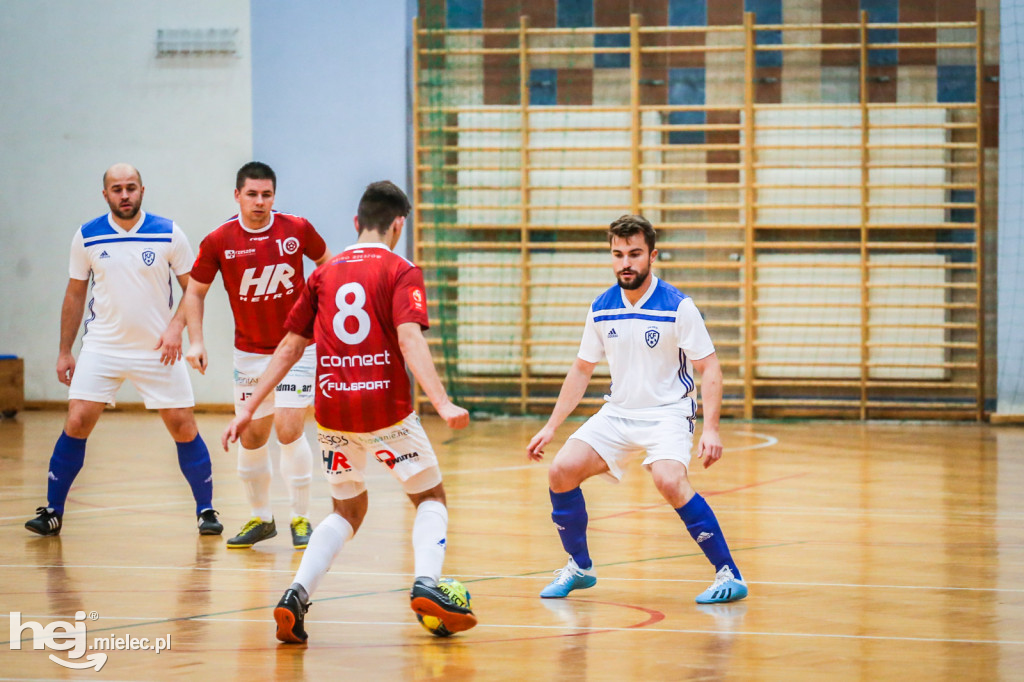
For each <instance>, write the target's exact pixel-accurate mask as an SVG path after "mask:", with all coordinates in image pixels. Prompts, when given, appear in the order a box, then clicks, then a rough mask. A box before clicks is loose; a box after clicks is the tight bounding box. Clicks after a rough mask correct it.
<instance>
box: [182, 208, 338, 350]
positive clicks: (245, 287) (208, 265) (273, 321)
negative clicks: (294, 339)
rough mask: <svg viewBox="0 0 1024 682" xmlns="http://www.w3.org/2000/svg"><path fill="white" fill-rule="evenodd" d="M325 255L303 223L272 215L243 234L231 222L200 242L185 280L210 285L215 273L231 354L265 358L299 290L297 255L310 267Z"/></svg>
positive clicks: (280, 333)
mask: <svg viewBox="0 0 1024 682" xmlns="http://www.w3.org/2000/svg"><path fill="white" fill-rule="evenodd" d="M326 249H327V245H326V244H324V240H323V237H321V236H320V235H319V234H318V233H317V231H316V230H315V229H313V226H312V225H311V224H310V222H309V221H308V220H306V219H305V218H300V217H299V216H295V215H291V214H288V213H278V212H276V211H275V212H274V213H272V214H271V220H270V224H269V225H267V226H266V227H264V228H262V229H260V230H249V229H247V228H245V227H243V226H242V223H241V222H240V221H239V219H238V216H235V217H234V218H232V219H231V220H229V221H228V222H226V223H224V224H223V225H221V226H220V227H218V228H217V229H216V230H214V231H213V232H211V233H210V234H208V235H206V238H205V239H203V241H202V243H201V244H200V245H199V256H198V257H197V258H196V262H195V265H193V266H192V272H191V277H192V279H194V280H195V281H197V282H202V283H203V284H212V283H213V279H214V277H216V276H217V271H218V270H220V273H221V276H222V277H223V279H224V289H225V290H227V292H228V300H229V301H231V312H233V313H234V316H235V348H237V349H238V350H242V351H246V352H247V353H260V354H263V355H269V354H271V353H273V352H274V349H275V348H277V344H278V343H279V342H280V341H281V339H282V338H284V334H285V330H284V321H285V319H286V318H287V317H288V311H290V310H291V309H292V306H293V305H294V304H295V301H296V300H297V299H298V298H299V294H301V293H302V290H303V287H304V286H305V279H306V277H305V273H304V272H303V269H302V257H303V255H305V256H306V257H307V258H309V259H310V260H314V261H315V260H317V259H318V258H322V257H323V255H324V251H326Z"/></svg>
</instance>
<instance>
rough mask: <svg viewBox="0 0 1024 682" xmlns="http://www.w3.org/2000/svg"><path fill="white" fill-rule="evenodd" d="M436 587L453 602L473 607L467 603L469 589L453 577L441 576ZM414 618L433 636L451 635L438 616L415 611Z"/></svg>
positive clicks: (468, 607)
mask: <svg viewBox="0 0 1024 682" xmlns="http://www.w3.org/2000/svg"><path fill="white" fill-rule="evenodd" d="M437 589H439V590H441V591H442V592H444V593H445V595H447V596H448V598H449V599H451V600H452V602H453V603H455V604H457V605H459V606H462V607H464V608H467V609H471V608H473V607H472V606H470V605H469V590H467V589H466V586H465V585H463V584H462V583H460V582H459V581H458V580H456V579H455V578H441V579H440V580H438V581H437ZM416 620H418V621H419V622H420V625H422V626H423V629H425V630H426V631H427V632H429V633H430V634H432V635H434V636H435V637H451V636H452V634H454V633H452V632H450V631H449V630H448V628H446V627H445V626H444V623H442V622H441V619H440V618H435V617H434V616H424V615H421V614H418V613H417V614H416Z"/></svg>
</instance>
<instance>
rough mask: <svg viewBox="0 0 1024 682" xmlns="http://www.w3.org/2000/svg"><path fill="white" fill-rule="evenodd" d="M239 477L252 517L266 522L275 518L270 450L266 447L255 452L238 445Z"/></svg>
mask: <svg viewBox="0 0 1024 682" xmlns="http://www.w3.org/2000/svg"><path fill="white" fill-rule="evenodd" d="M238 477H239V478H240V479H242V485H243V486H244V487H245V495H246V497H247V498H248V499H249V506H250V507H252V515H253V516H258V517H260V518H261V519H262V520H263V521H264V522H270V521H271V520H273V518H274V510H273V509H271V507H270V450H269V449H268V448H267V446H266V445H264V446H262V447H258V448H256V449H254V450H250V449H249V448H243V447H242V445H241V444H239V445H238Z"/></svg>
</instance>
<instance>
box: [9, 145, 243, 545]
mask: <svg viewBox="0 0 1024 682" xmlns="http://www.w3.org/2000/svg"><path fill="white" fill-rule="evenodd" d="M145 191H146V188H145V187H144V186H143V185H142V177H141V176H140V175H139V171H137V170H136V169H135V168H134V167H132V166H130V165H128V164H126V163H118V164H115V165H113V166H111V167H110V168H109V169H107V172H106V173H104V174H103V198H104V199H105V200H106V202H107V205H108V206H109V207H110V212H109V213H107V214H105V215H102V216H100V217H98V218H95V219H93V220H91V221H89V222H87V223H85V224H84V225H82V226H81V227H80V228H79V229H78V230H77V231H76V232H75V236H74V238H73V239H72V242H71V261H70V266H69V275H70V278H69V280H68V287H67V291H66V292H65V294H64V304H63V306H62V308H61V317H60V351H59V353H58V356H57V378H58V380H60V382H61V383H63V384H67V385H68V386H69V390H68V416H67V421H66V422H65V424H64V432H63V433H62V434H61V435H60V438H58V439H57V443H56V445H55V446H54V448H53V455H52V456H51V457H50V467H49V473H48V487H47V505H46V506H44V507H39V508H38V509H36V514H37V516H36V518H34V519H30V520H29V521H28V522H27V523H26V524H25V527H26V528H27V529H28V530H30V531H32V532H33V533H38V534H39V535H59V534H60V531H61V528H62V527H63V524H64V505H65V502H66V501H67V497H68V492H69V491H70V489H71V484H72V483H73V482H74V480H75V477H76V476H77V475H78V472H79V471H81V469H82V465H83V464H84V461H85V443H86V439H87V438H88V437H89V434H90V433H92V430H93V427H95V426H96V422H97V421H99V418H100V415H101V414H102V413H103V409H104V408H105V407H106V405H107V404H108V403H110V404H112V403H113V402H114V396H115V394H116V393H117V390H118V389H119V388H120V386H121V384H122V383H124V380H125V379H128V380H130V381H131V382H132V384H133V385H134V386H135V388H136V389H137V390H138V392H139V393H140V394H141V395H142V398H143V400H144V401H145V404H146V408H147V409H151V410H157V411H158V412H159V413H160V417H161V418H162V419H163V421H164V425H165V426H166V427H167V430H168V431H169V432H170V434H171V437H172V438H173V439H174V441H175V444H176V447H177V450H178V465H179V467H180V468H181V472H182V474H184V476H185V478H186V480H187V481H188V483H189V486H190V487H191V488H192V496H193V497H194V498H195V502H196V518H197V523H198V527H199V532H200V534H202V535H220V533H221V532H222V531H223V526H222V525H221V523H220V521H218V520H217V513H216V512H215V511H214V510H213V507H212V497H213V478H212V473H211V464H210V453H209V450H208V449H207V448H206V444H205V443H204V442H203V439H202V437H200V435H199V429H198V427H197V426H196V420H195V417H194V415H193V414H192V407H193V405H194V404H195V401H194V398H193V395H192V384H191V382H190V381H189V376H188V370H187V369H186V368H185V363H183V362H178V361H179V360H181V333H182V331H183V329H184V326H185V315H184V310H183V309H182V308H181V307H180V306H179V307H178V310H177V312H173V305H174V303H173V301H174V294H173V291H172V289H171V278H172V277H176V278H177V280H178V283H179V285H180V286H181V289H182V291H184V290H185V288H186V287H187V286H188V273H189V271H190V270H191V268H192V261H193V260H194V258H193V255H192V249H191V247H190V246H189V244H188V239H187V238H186V237H185V233H184V232H182V231H181V228H179V227H178V226H177V225H176V224H175V223H174V222H173V221H171V220H168V219H167V218H161V217H160V216H157V215H152V214H147V213H146V212H145V211H143V210H142V197H143V194H145ZM90 281H91V282H92V299H91V300H90V301H89V314H90V316H89V319H87V320H86V321H85V333H84V334H83V337H82V350H81V352H80V353H79V356H78V359H77V361H76V359H75V356H74V355H73V354H72V352H71V348H72V346H73V345H74V343H75V338H76V337H77V336H78V328H79V326H81V324H82V314H83V307H84V306H85V299H86V294H87V292H88V289H89V282H90Z"/></svg>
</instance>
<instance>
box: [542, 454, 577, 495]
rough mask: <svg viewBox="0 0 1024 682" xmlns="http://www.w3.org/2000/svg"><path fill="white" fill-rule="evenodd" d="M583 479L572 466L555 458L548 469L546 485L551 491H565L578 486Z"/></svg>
mask: <svg viewBox="0 0 1024 682" xmlns="http://www.w3.org/2000/svg"><path fill="white" fill-rule="evenodd" d="M582 482H583V481H581V480H580V477H579V475H578V473H577V471H576V469H575V468H574V467H567V466H564V465H562V464H561V463H559V462H558V461H557V460H556V461H554V462H552V463H551V468H550V469H548V487H549V488H551V491H552V492H556V493H565V492H569V491H570V490H573V489H575V488H578V487H579V486H580V484H581V483H582Z"/></svg>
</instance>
